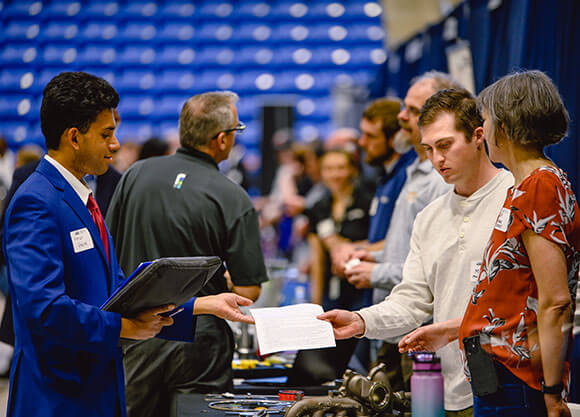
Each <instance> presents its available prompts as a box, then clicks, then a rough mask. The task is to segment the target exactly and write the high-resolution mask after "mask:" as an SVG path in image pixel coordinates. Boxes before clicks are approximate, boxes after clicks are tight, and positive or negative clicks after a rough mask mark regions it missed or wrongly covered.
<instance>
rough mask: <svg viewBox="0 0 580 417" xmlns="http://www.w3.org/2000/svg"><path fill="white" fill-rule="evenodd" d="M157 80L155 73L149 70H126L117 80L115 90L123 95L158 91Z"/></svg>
mask: <svg viewBox="0 0 580 417" xmlns="http://www.w3.org/2000/svg"><path fill="white" fill-rule="evenodd" d="M156 87H157V78H156V76H155V73H154V72H153V71H149V70H126V71H123V72H122V74H121V75H120V76H119V77H117V78H116V80H115V88H117V89H118V90H119V92H120V93H121V94H124V93H144V94H147V93H149V92H151V91H154V90H156Z"/></svg>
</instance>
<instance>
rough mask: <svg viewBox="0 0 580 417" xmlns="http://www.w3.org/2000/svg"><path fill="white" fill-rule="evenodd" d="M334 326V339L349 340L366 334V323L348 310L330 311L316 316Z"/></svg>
mask: <svg viewBox="0 0 580 417" xmlns="http://www.w3.org/2000/svg"><path fill="white" fill-rule="evenodd" d="M316 318H317V319H319V320H324V321H327V322H329V323H330V324H331V325H332V329H333V330H334V337H335V338H336V339H337V340H338V339H348V338H350V337H353V336H362V335H363V334H364V332H365V322H364V320H363V319H362V317H361V316H359V315H358V314H357V313H353V312H352V311H347V310H330V311H327V312H326V313H323V314H320V315H318V316H316Z"/></svg>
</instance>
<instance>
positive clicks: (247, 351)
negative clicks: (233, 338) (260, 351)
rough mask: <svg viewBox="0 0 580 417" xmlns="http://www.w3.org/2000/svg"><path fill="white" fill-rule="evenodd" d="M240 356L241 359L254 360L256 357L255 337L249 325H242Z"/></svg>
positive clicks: (239, 346) (239, 345)
mask: <svg viewBox="0 0 580 417" xmlns="http://www.w3.org/2000/svg"><path fill="white" fill-rule="evenodd" d="M238 354H239V357H240V359H252V358H255V357H256V348H255V347H254V337H253V336H252V334H251V333H250V329H249V325H248V323H241V325H240V340H239V342H238Z"/></svg>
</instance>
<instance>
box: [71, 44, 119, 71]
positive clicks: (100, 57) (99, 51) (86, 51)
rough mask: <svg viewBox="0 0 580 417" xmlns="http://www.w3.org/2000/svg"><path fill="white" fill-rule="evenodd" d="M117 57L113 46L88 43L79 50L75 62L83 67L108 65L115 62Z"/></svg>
mask: <svg viewBox="0 0 580 417" xmlns="http://www.w3.org/2000/svg"><path fill="white" fill-rule="evenodd" d="M118 59H119V57H118V53H117V51H116V50H115V48H114V47H112V46H107V45H94V44H93V45H91V44H89V46H87V47H85V48H83V49H82V50H81V51H80V52H79V55H78V57H77V63H78V65H80V66H84V67H95V66H102V65H104V66H110V65H112V64H116V63H117V61H118Z"/></svg>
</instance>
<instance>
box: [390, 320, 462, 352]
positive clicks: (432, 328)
mask: <svg viewBox="0 0 580 417" xmlns="http://www.w3.org/2000/svg"><path fill="white" fill-rule="evenodd" d="M460 324H461V318H457V319H452V320H448V321H444V322H440V323H433V324H430V325H428V326H423V327H419V328H418V329H416V330H413V331H412V332H411V333H409V334H408V335H406V336H405V337H403V338H402V339H401V341H400V342H399V352H401V353H403V352H417V351H427V352H435V351H437V350H439V349H441V348H442V347H443V346H445V345H446V344H448V343H449V342H452V341H453V340H455V339H457V337H458V333H459V325H460Z"/></svg>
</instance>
